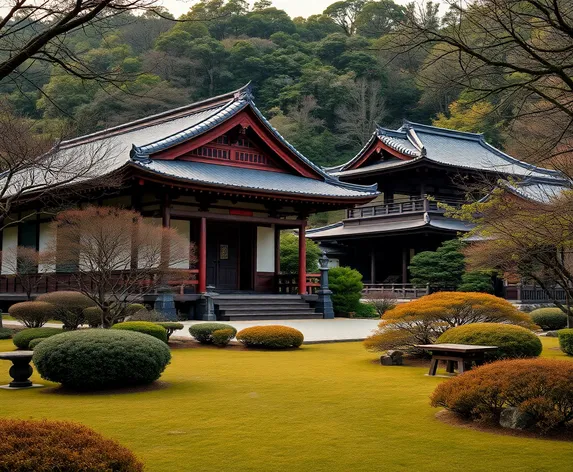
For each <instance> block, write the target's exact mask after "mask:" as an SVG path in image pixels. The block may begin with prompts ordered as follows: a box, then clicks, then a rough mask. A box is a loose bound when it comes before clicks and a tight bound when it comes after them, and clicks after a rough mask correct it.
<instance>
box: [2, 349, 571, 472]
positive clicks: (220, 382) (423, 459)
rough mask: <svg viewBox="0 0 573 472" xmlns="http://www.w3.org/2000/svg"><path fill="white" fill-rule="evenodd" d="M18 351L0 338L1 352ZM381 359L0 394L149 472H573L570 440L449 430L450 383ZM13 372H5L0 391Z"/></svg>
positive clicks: (254, 354)
mask: <svg viewBox="0 0 573 472" xmlns="http://www.w3.org/2000/svg"><path fill="white" fill-rule="evenodd" d="M556 346H557V341H556V340H555V339H545V340H544V347H545V349H544V353H543V355H545V356H550V357H554V358H560V359H561V358H562V359H568V360H572V358H567V357H566V356H565V355H563V354H562V353H561V352H560V351H559V350H558V349H556ZM12 349H13V346H12V344H11V342H10V341H0V350H1V351H5V350H12ZM375 360H376V356H375V355H373V354H372V353H369V352H367V351H365V350H364V349H363V348H362V346H361V344H360V343H340V344H313V345H304V346H303V347H302V348H301V349H299V350H295V351H284V352H263V351H246V350H232V349H214V348H213V349H210V348H191V349H175V350H173V361H172V364H171V365H170V366H169V367H168V368H167V370H166V371H165V373H164V375H163V377H162V381H163V382H165V383H164V384H163V385H161V388H155V389H149V390H146V391H139V392H122V393H111V394H110V393H108V394H102V393H99V394H69V393H68V394H65V393H63V392H61V391H60V390H59V389H55V388H43V389H33V390H25V391H23V390H20V391H6V390H0V405H1V408H2V410H1V415H2V416H9V417H17V418H50V419H66V420H72V421H77V422H80V423H84V424H86V425H88V426H90V427H92V428H94V429H96V430H97V431H99V432H101V433H103V434H104V435H106V436H108V437H111V438H114V439H116V440H118V441H120V442H121V443H123V444H124V445H126V446H128V447H130V448H131V449H132V450H133V451H134V452H135V453H136V454H137V455H138V456H139V457H140V458H141V459H142V460H143V461H144V462H145V464H146V465H147V470H148V471H165V472H167V471H169V472H176V471H194V472H198V471H213V472H215V471H249V472H255V471H260V472H271V471H328V472H337V471H340V472H351V471H353V472H357V471H368V472H372V471H384V472H399V471H409V472H412V471H414V472H432V471H439V472H444V471H463V472H471V471H476V472H477V471H479V472H484V471H504V472H517V471H527V472H534V471H536V472H541V471H551V472H560V471H563V472H570V471H571V470H573V469H572V467H573V466H572V464H573V444H572V443H571V442H563V441H554V440H548V439H534V438H523V437H513V436H504V435H498V434H493V433H487V432H481V431H475V430H471V429H465V428H460V427H456V426H451V425H448V424H445V423H442V422H440V421H438V420H437V419H436V418H435V414H436V411H437V410H436V409H434V408H431V407H430V406H429V403H428V396H429V395H430V393H431V392H432V390H433V389H434V387H435V386H436V385H437V384H438V383H439V382H443V381H444V379H441V378H429V377H426V376H424V374H425V372H426V371H427V368H426V367H423V366H415V367H412V366H404V367H381V366H380V365H379V364H377V363H376V362H375ZM8 367H9V364H8V363H4V362H3V363H0V384H5V383H8V382H9V380H10V378H9V376H8ZM34 381H36V382H42V383H44V384H48V385H50V384H49V383H47V382H45V381H42V380H41V379H40V378H39V377H37V376H35V377H34ZM572 388H573V386H572Z"/></svg>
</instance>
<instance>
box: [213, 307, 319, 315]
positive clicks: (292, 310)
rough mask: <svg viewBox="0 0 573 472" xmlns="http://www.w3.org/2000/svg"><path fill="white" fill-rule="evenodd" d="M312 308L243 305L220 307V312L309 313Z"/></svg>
mask: <svg viewBox="0 0 573 472" xmlns="http://www.w3.org/2000/svg"><path fill="white" fill-rule="evenodd" d="M311 311H312V308H310V307H309V306H303V307H296V308H285V309H281V310H277V309H275V308H274V307H272V306H271V307H260V308H259V307H257V308H255V307H250V308H249V307H241V308H238V309H228V308H225V309H224V310H223V309H220V310H219V312H220V313H222V314H224V315H230V314H241V313H246V314H248V313H253V314H257V313H308V312H311Z"/></svg>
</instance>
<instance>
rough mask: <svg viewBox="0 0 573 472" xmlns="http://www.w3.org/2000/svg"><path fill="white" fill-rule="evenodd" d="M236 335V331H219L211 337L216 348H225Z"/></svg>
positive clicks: (214, 332)
mask: <svg viewBox="0 0 573 472" xmlns="http://www.w3.org/2000/svg"><path fill="white" fill-rule="evenodd" d="M235 334H237V331H236V330H234V329H218V330H216V331H213V334H212V335H211V337H212V339H213V344H214V345H215V346H219V347H225V346H226V345H227V344H229V342H230V341H231V339H233V338H234V337H235Z"/></svg>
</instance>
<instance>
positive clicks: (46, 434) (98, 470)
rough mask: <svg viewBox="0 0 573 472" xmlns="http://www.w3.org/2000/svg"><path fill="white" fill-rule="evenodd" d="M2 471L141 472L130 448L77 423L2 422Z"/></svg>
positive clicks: (11, 420) (141, 467)
mask: <svg viewBox="0 0 573 472" xmlns="http://www.w3.org/2000/svg"><path fill="white" fill-rule="evenodd" d="M0 437H1V438H2V441H0V471H1V472H8V471H10V472H32V471H33V472H55V471H60V472H104V471H109V472H111V471H113V472H140V471H142V470H143V464H142V463H141V462H140V461H139V460H137V458H136V457H135V455H134V454H133V453H132V452H131V451H130V450H129V449H127V448H126V447H124V446H122V445H120V444H118V443H117V442H115V441H113V440H111V439H107V438H104V437H103V436H102V435H100V434H98V433H96V432H95V431H93V430H92V429H90V428H88V427H86V426H83V425H81V424H77V423H71V422H67V421H48V420H41V421H35V420H19V419H5V418H3V419H0Z"/></svg>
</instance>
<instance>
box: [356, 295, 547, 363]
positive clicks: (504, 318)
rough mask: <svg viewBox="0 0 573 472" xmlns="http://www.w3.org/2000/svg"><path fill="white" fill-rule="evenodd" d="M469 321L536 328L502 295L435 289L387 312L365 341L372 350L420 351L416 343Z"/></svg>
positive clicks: (425, 341) (427, 342)
mask: <svg viewBox="0 0 573 472" xmlns="http://www.w3.org/2000/svg"><path fill="white" fill-rule="evenodd" d="M470 323H510V324H514V325H518V326H523V327H525V328H531V329H533V328H535V327H536V326H535V324H534V323H533V322H532V321H531V318H530V317H529V316H527V315H526V314H525V313H522V312H520V311H519V310H518V309H517V308H515V307H514V306H513V305H512V304H511V303H509V302H508V301H506V300H504V299H503V298H498V297H495V296H493V295H489V294H486V293H472V292H437V293H434V294H432V295H426V296H425V297H422V298H419V299H418V300H414V301H411V302H409V303H404V304H402V305H398V306H396V307H395V308H393V309H392V310H389V311H387V312H386V313H385V314H384V318H383V319H382V321H381V322H380V323H379V325H378V329H377V331H375V332H374V334H373V335H372V336H370V337H368V338H367V339H366V340H365V341H364V344H365V347H366V348H367V349H369V350H372V351H385V350H388V349H405V350H406V351H408V352H411V353H419V352H420V351H419V350H418V349H417V348H416V347H415V345H416V344H429V343H433V342H434V341H436V339H437V338H438V337H439V336H440V335H441V334H442V333H444V332H445V331H446V330H448V329H449V328H453V327H456V326H461V325H466V324H470Z"/></svg>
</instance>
